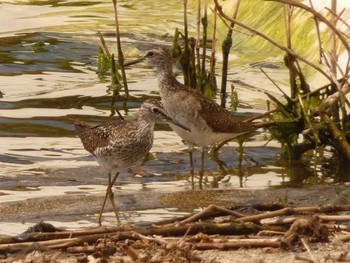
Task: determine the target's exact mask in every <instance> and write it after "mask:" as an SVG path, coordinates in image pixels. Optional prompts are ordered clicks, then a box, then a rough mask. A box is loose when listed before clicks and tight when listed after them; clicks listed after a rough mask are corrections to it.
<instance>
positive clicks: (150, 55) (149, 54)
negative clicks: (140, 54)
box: [147, 51, 155, 58]
mask: <svg viewBox="0 0 350 263" xmlns="http://www.w3.org/2000/svg"><path fill="white" fill-rule="evenodd" d="M154 54H155V53H154V52H153V51H148V53H147V57H149V58H151V57H153V56H154Z"/></svg>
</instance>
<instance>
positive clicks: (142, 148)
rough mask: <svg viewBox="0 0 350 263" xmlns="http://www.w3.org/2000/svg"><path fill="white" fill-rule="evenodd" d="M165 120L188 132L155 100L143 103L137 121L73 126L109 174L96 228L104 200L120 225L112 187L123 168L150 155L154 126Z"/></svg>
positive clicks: (78, 123)
mask: <svg viewBox="0 0 350 263" xmlns="http://www.w3.org/2000/svg"><path fill="white" fill-rule="evenodd" d="M164 121H167V122H169V123H172V124H173V125H175V126H179V127H182V128H181V129H183V130H185V131H186V132H189V129H187V128H186V127H185V126H182V125H181V124H180V123H178V122H177V121H175V120H173V119H172V118H170V117H169V116H168V114H167V112H166V111H165V110H164V108H163V106H162V104H161V102H160V101H159V100H155V99H149V100H146V101H145V102H144V103H143V104H142V105H141V107H140V110H139V114H138V118H137V119H135V120H133V121H126V120H117V121H110V122H105V123H102V124H99V125H96V126H91V125H87V124H85V123H80V122H76V123H75V130H76V133H77V135H78V136H79V137H80V139H81V142H82V143H83V146H84V148H85V149H86V150H87V151H88V152H90V153H91V154H92V155H93V156H94V157H95V159H96V160H97V162H98V163H99V165H100V166H101V167H102V168H103V169H104V171H106V172H107V173H108V187H107V190H106V195H105V197H104V200H103V204H102V207H101V211H100V214H99V217H98V223H99V225H101V221H102V213H103V211H104V208H105V205H106V201H107V198H109V200H110V202H111V204H112V207H113V210H114V213H115V215H116V218H117V221H118V224H120V219H119V216H118V209H117V206H116V204H115V201H114V194H113V190H112V187H113V185H114V183H115V181H116V180H117V177H118V175H119V173H120V171H121V170H122V169H124V168H127V167H130V166H131V165H133V164H134V163H136V162H137V161H139V160H140V159H142V158H143V157H144V156H145V155H146V154H147V153H148V152H149V150H150V149H151V148H152V145H153V131H154V124H155V123H156V122H164Z"/></svg>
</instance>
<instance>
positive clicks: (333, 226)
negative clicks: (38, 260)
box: [0, 205, 350, 262]
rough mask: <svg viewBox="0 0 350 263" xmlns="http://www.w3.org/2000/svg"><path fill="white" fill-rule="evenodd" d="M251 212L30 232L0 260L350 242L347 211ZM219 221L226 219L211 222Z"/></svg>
mask: <svg viewBox="0 0 350 263" xmlns="http://www.w3.org/2000/svg"><path fill="white" fill-rule="evenodd" d="M251 207H257V208H262V209H261V210H263V212H259V211H257V210H256V211H257V214H255V215H244V214H242V213H240V212H236V211H232V210H231V209H227V208H223V207H218V206H214V205H211V206H209V207H207V208H206V209H203V210H202V211H200V212H198V213H195V214H192V215H190V216H188V217H186V218H181V220H175V219H174V220H173V223H169V221H168V222H166V224H159V223H158V224H157V225H153V226H148V227H136V226H123V227H99V228H93V229H85V230H78V231H59V232H57V231H58V230H57V229H55V228H48V229H51V230H53V231H56V232H31V231H34V230H36V229H39V230H40V229H42V228H40V227H39V228H36V227H33V228H31V229H29V230H28V231H26V232H25V233H23V234H21V235H19V236H15V237H8V236H2V237H1V238H0V254H7V255H11V254H15V253H18V252H20V253H23V252H24V251H25V253H30V252H31V251H39V252H41V253H44V252H47V253H48V251H52V250H54V251H55V250H61V251H65V252H66V253H70V254H73V255H80V254H82V253H83V254H85V255H87V256H88V257H93V258H96V257H97V258H104V259H109V258H113V259H116V260H117V259H118V260H119V261H123V260H124V261H125V260H126V261H130V260H131V261H132V260H141V259H142V260H143V261H145V262H147V261H150V260H151V259H152V258H155V260H158V261H161V262H162V261H166V257H165V256H164V255H168V256H169V255H170V254H171V255H172V256H174V255H175V254H176V253H178V252H179V251H180V252H181V253H180V254H181V257H182V259H186V260H192V261H193V262H195V261H200V260H201V258H200V257H199V256H198V255H197V254H196V253H195V251H198V250H208V249H218V250H229V249H238V248H243V247H244V248H257V247H271V248H282V249H283V248H284V249H294V248H296V247H300V246H301V247H304V248H305V249H307V251H308V249H310V247H309V246H308V244H309V243H311V242H328V241H329V240H330V236H332V235H333V234H334V233H336V232H341V233H342V236H340V237H337V241H338V242H339V241H340V242H349V241H350V229H349V227H348V226H347V224H342V222H349V221H350V215H349V214H345V212H347V213H349V211H350V206H349V205H337V206H322V207H283V206H280V205H274V206H270V205H269V206H267V207H270V208H271V209H277V208H280V207H282V208H281V209H277V210H276V211H267V212H266V211H265V210H266V207H265V206H262V205H252V206H251ZM328 213H329V214H328ZM337 213H339V214H337ZM218 216H225V218H221V219H220V220H211V219H216V218H217V217H218ZM204 219H205V220H204ZM219 222H220V223H219ZM43 224H45V223H43ZM45 226H47V224H46V225H45ZM154 247H158V248H159V249H161V250H162V251H163V252H162V253H160V252H159V253H155V252H149V253H148V254H147V253H146V254H145V253H144V252H142V253H141V252H140V251H144V250H147V249H149V250H150V249H151V248H152V249H153V248H154ZM140 249H141V250H140ZM174 251H178V252H176V253H175V252H174ZM118 253H119V254H118ZM172 253H175V254H172ZM309 253H311V252H309ZM117 254H118V255H117ZM180 254H176V255H180ZM55 255H56V254H55ZM311 256H312V254H310V257H311ZM125 257H127V259H126V258H125ZM344 257H346V255H345V256H344ZM311 258H312V257H311ZM179 261H180V258H179Z"/></svg>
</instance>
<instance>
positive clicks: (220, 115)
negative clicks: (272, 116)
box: [193, 93, 255, 134]
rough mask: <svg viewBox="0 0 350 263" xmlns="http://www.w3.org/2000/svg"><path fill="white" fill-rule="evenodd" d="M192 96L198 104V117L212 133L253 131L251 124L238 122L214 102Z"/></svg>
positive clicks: (197, 94)
mask: <svg viewBox="0 0 350 263" xmlns="http://www.w3.org/2000/svg"><path fill="white" fill-rule="evenodd" d="M193 94H194V95H193V96H195V97H196V99H197V100H198V101H199V103H200V108H201V109H200V111H199V114H200V116H201V117H202V118H203V119H204V121H205V122H206V123H207V125H208V126H209V127H210V128H212V129H213V131H214V132H223V133H237V134H243V133H247V132H251V131H254V130H255V128H254V126H253V125H252V124H251V123H247V122H243V121H241V120H238V119H237V118H235V117H234V116H233V115H232V114H231V113H230V112H229V111H227V110H226V109H224V108H222V107H221V106H219V105H218V104H217V103H216V102H215V101H213V100H211V99H208V98H207V97H204V96H203V95H201V94H199V93H193Z"/></svg>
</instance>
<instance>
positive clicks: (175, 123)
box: [160, 111, 191, 132]
mask: <svg viewBox="0 0 350 263" xmlns="http://www.w3.org/2000/svg"><path fill="white" fill-rule="evenodd" d="M160 113H161V114H162V116H163V117H164V119H165V120H166V121H167V122H170V123H172V124H174V125H176V126H179V127H180V128H182V129H184V130H186V131H188V132H191V130H190V129H189V128H187V127H186V126H184V125H182V124H181V123H179V122H177V121H176V120H174V119H172V118H171V117H170V116H168V114H167V113H166V112H165V111H160Z"/></svg>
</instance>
